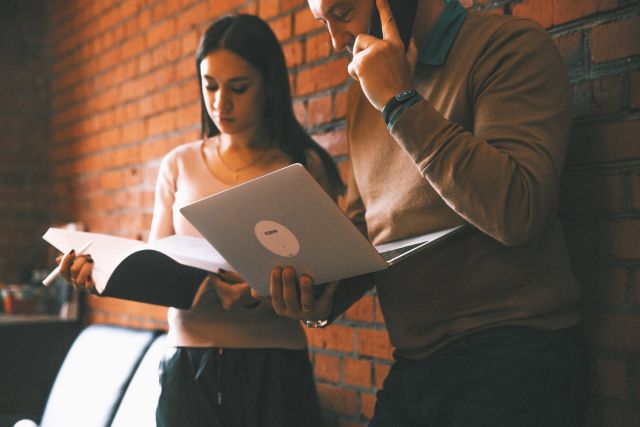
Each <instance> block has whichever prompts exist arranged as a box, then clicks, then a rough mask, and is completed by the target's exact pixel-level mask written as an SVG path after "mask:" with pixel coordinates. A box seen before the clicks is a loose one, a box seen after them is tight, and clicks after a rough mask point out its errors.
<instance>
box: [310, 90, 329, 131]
mask: <svg viewBox="0 0 640 427" xmlns="http://www.w3.org/2000/svg"><path fill="white" fill-rule="evenodd" d="M331 118H332V117H331V96H330V95H326V96H322V97H319V98H313V99H311V100H309V103H308V104H307V125H308V126H318V125H320V124H323V123H329V122H331Z"/></svg>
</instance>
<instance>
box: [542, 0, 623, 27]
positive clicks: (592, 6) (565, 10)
mask: <svg viewBox="0 0 640 427" xmlns="http://www.w3.org/2000/svg"><path fill="white" fill-rule="evenodd" d="M617 6H618V2H617V1H616V0H553V25H559V24H563V23H565V22H569V21H573V20H576V19H579V18H583V17H585V16H589V15H592V14H594V13H596V12H602V11H605V10H608V9H612V8H615V7H617Z"/></svg>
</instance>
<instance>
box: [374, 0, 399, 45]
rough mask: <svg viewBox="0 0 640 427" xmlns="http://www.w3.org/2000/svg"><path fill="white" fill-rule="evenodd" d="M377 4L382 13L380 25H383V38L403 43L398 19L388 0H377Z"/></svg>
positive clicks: (379, 11)
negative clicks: (397, 22) (394, 15)
mask: <svg viewBox="0 0 640 427" xmlns="http://www.w3.org/2000/svg"><path fill="white" fill-rule="evenodd" d="M376 6H377V7H378V13H379V14H380V25H381V27H382V39H383V40H387V41H390V42H392V43H400V44H402V38H401V37H400V32H399V31H398V25H397V24H396V19H395V18H394V17H393V12H391V6H389V1H388V0H376Z"/></svg>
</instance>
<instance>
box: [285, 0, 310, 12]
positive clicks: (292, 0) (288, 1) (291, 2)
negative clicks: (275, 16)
mask: <svg viewBox="0 0 640 427" xmlns="http://www.w3.org/2000/svg"><path fill="white" fill-rule="evenodd" d="M303 5H304V7H307V0H280V7H281V8H282V11H283V12H288V11H290V10H291V9H295V8H298V7H302V6H303Z"/></svg>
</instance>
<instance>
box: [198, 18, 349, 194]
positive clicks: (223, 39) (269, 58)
mask: <svg viewBox="0 0 640 427" xmlns="http://www.w3.org/2000/svg"><path fill="white" fill-rule="evenodd" d="M218 49H225V50H228V51H229V52H233V53H235V54H236V55H238V56H240V57H241V58H243V59H244V60H246V61H248V62H249V63H250V64H251V65H253V66H254V67H256V69H257V70H258V71H260V73H261V75H262V78H263V80H264V84H265V88H267V89H268V91H269V93H270V97H269V101H268V105H267V108H266V109H265V114H266V117H265V119H266V122H267V124H268V125H269V127H270V131H271V132H272V135H271V136H272V137H274V138H275V140H276V141H277V142H278V145H279V147H280V149H281V150H282V151H283V152H284V153H286V154H287V155H289V157H290V158H291V160H292V161H293V162H298V163H301V164H303V165H304V166H305V167H306V166H307V158H306V155H305V152H306V150H307V149H310V150H313V151H314V152H316V153H317V154H318V156H319V157H320V159H321V160H322V163H323V164H324V167H325V169H326V171H327V175H328V177H329V179H330V181H331V184H332V185H333V187H334V189H335V190H336V192H337V193H342V192H343V191H344V184H343V182H342V180H341V179H340V174H339V173H338V169H337V167H336V165H335V163H334V162H333V159H332V158H331V156H330V155H329V154H328V153H327V152H326V151H325V150H324V149H323V148H322V147H321V146H320V145H319V144H318V143H317V142H315V141H314V140H313V139H311V137H310V136H309V135H308V134H307V133H306V132H305V130H304V129H303V128H302V126H301V125H300V123H299V122H298V120H297V119H296V117H295V115H294V113H293V108H292V106H291V90H290V88H289V76H288V74H287V65H286V62H285V59H284V54H283V53H282V48H281V47H280V43H279V42H278V39H277V38H276V35H275V34H274V33H273V31H272V30H271V28H270V27H269V25H268V24H267V23H266V22H264V21H263V20H262V19H260V18H258V17H257V16H254V15H245V14H238V15H228V16H225V17H223V18H220V19H219V20H217V21H215V22H214V23H213V24H211V26H210V27H209V28H208V29H207V30H206V31H205V33H204V34H203V36H202V38H201V40H200V43H199V45H198V48H197V50H196V69H197V76H198V85H201V78H202V77H201V76H200V63H201V62H202V61H203V60H204V58H205V57H206V56H207V55H208V54H210V53H211V52H215V51H216V50H218ZM200 110H201V121H202V136H203V137H211V136H214V135H218V134H219V133H220V130H219V129H218V128H217V127H216V125H215V124H214V123H213V121H212V120H211V117H209V113H208V112H207V108H206V106H205V102H204V96H203V94H202V92H201V91H200Z"/></svg>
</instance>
